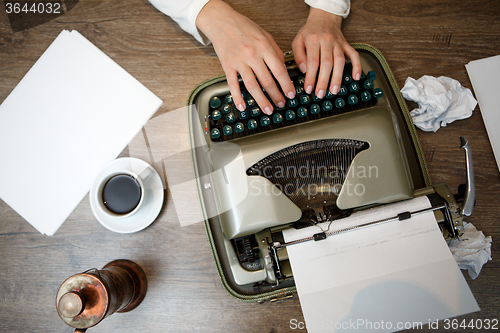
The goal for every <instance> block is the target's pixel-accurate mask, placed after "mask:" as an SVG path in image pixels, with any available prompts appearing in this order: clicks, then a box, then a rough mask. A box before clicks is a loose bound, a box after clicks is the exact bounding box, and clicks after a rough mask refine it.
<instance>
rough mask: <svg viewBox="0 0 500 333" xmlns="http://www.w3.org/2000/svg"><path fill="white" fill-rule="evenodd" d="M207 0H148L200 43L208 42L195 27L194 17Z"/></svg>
mask: <svg viewBox="0 0 500 333" xmlns="http://www.w3.org/2000/svg"><path fill="white" fill-rule="evenodd" d="M208 1H209V0H177V1H173V0H149V2H151V4H152V5H153V6H155V7H156V9H158V10H159V11H161V12H162V13H164V14H166V15H168V16H170V17H171V18H172V20H174V21H175V22H177V24H179V26H180V27H181V28H182V30H184V31H186V32H189V33H190V34H191V35H193V37H194V38H196V40H198V41H199V42H200V43H202V44H204V45H207V44H209V43H210V41H209V40H208V38H207V37H205V35H203V33H202V32H201V31H200V30H198V28H197V27H196V17H198V14H199V13H200V11H201V9H202V8H203V7H204V6H205V5H206V4H207V2H208Z"/></svg>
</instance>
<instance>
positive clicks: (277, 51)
mask: <svg viewBox="0 0 500 333" xmlns="http://www.w3.org/2000/svg"><path fill="white" fill-rule="evenodd" d="M265 33H266V36H267V38H268V39H269V41H270V42H271V45H272V46H273V48H274V52H276V55H277V56H278V58H279V59H280V60H281V63H283V64H284V63H285V55H284V54H283V51H281V49H280V47H279V46H278V44H276V42H275V41H274V38H273V36H271V34H269V33H268V32H267V31H266V32H265Z"/></svg>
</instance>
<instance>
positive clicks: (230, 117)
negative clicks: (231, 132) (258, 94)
mask: <svg viewBox="0 0 500 333" xmlns="http://www.w3.org/2000/svg"><path fill="white" fill-rule="evenodd" d="M235 120H236V117H235V116H234V113H232V112H231V113H228V114H227V116H226V122H227V123H233V122H234V121H235Z"/></svg>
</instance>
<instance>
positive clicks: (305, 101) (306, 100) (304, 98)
mask: <svg viewBox="0 0 500 333" xmlns="http://www.w3.org/2000/svg"><path fill="white" fill-rule="evenodd" d="M310 102H311V98H310V97H309V96H307V95H302V96H300V104H302V105H307V104H309V103H310Z"/></svg>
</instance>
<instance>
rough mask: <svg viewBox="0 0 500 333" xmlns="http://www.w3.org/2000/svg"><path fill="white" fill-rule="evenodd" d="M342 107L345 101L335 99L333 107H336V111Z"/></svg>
mask: <svg viewBox="0 0 500 333" xmlns="http://www.w3.org/2000/svg"><path fill="white" fill-rule="evenodd" d="M344 106H345V101H344V99H342V98H337V99H336V100H335V107H336V108H337V109H342V108H343V107H344Z"/></svg>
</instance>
